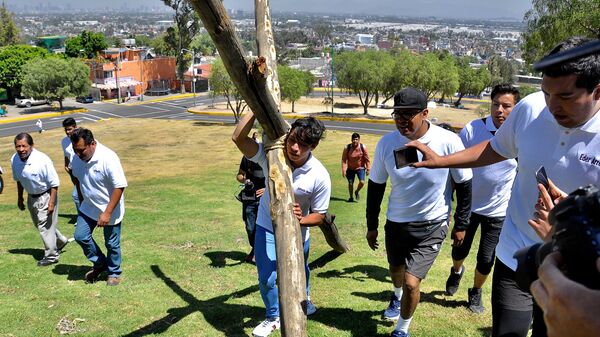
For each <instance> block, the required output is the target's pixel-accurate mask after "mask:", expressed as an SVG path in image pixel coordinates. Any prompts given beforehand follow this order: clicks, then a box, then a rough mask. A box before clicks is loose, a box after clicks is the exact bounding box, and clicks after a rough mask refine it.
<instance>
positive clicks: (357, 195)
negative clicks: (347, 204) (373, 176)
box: [354, 191, 360, 201]
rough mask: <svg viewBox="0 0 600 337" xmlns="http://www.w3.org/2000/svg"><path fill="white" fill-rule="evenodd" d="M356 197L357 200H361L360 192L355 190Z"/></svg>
mask: <svg viewBox="0 0 600 337" xmlns="http://www.w3.org/2000/svg"><path fill="white" fill-rule="evenodd" d="M354 197H355V198H356V201H359V200H360V194H358V191H356V192H354Z"/></svg>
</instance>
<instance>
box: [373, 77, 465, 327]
mask: <svg viewBox="0 0 600 337" xmlns="http://www.w3.org/2000/svg"><path fill="white" fill-rule="evenodd" d="M393 108H394V112H393V113H392V116H393V117H394V121H395V123H396V128H397V129H398V130H397V131H394V132H392V133H388V134H387V135H385V136H383V137H382V138H381V139H380V140H379V142H378V143H377V147H376V148H375V158H374V159H373V165H372V168H371V177H370V179H369V188H368V190H367V228H368V231H367V242H368V244H369V247H371V249H373V250H375V249H377V248H378V246H379V244H378V242H377V237H378V235H379V234H378V231H377V228H378V226H379V212H380V207H381V201H382V199H383V195H384V192H385V186H386V182H387V180H388V178H389V179H390V182H391V183H392V190H391V192H390V196H389V201H388V210H387V214H386V218H387V221H386V225H385V248H386V253H387V259H388V263H389V268H390V274H391V276H392V283H393V286H394V294H393V295H392V298H391V300H390V304H389V306H388V308H387V309H386V310H385V311H384V313H383V318H384V319H386V320H395V319H398V323H397V325H396V328H395V329H394V331H393V332H392V336H394V337H406V336H409V333H408V328H409V325H410V322H411V320H412V316H413V314H414V312H415V310H416V308H417V304H418V303H419V300H420V290H419V289H420V284H421V281H422V280H423V279H424V278H425V277H426V275H427V273H428V271H429V269H430V268H431V265H432V264H433V262H434V261H435V258H436V257H437V255H438V254H439V252H440V249H441V246H442V243H443V242H444V239H445V238H446V234H447V233H448V222H447V221H448V214H449V213H450V211H451V197H452V182H453V183H454V188H455V189H456V196H457V206H456V212H455V213H454V222H455V226H459V227H465V226H466V225H467V224H468V222H469V209H470V206H471V178H472V173H471V170H469V169H450V170H449V169H446V170H442V171H438V170H426V169H418V170H415V169H413V168H411V167H407V166H403V165H402V164H403V163H402V162H400V161H401V160H400V159H397V155H399V154H400V153H401V152H399V151H397V150H399V149H402V148H403V147H404V146H405V144H406V143H408V142H410V141H411V140H417V139H418V140H420V141H421V142H423V143H426V144H428V145H429V146H431V147H432V148H435V149H436V151H439V152H441V153H445V154H450V153H454V152H456V151H460V150H463V149H464V147H463V144H462V142H461V141H460V138H459V137H458V136H457V135H456V134H455V133H453V132H451V131H448V130H445V129H443V128H441V127H439V126H436V125H434V124H432V123H431V122H429V121H428V120H427V116H428V114H429V111H428V109H427V97H426V96H425V94H424V93H423V92H421V91H419V90H416V89H413V88H405V89H402V90H400V91H399V92H397V93H396V95H395V96H394V107H393ZM415 155H417V154H415ZM404 157H406V158H407V157H409V155H408V154H405V156H404ZM454 241H455V244H456V242H457V240H456V238H455V240H454Z"/></svg>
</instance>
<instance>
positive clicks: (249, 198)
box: [237, 179, 258, 202]
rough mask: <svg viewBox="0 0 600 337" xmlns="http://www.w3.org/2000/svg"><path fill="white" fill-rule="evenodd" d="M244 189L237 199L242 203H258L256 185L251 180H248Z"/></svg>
mask: <svg viewBox="0 0 600 337" xmlns="http://www.w3.org/2000/svg"><path fill="white" fill-rule="evenodd" d="M243 186H244V188H243V189H242V190H241V191H240V194H238V197H237V199H238V200H239V201H241V202H254V201H257V200H258V198H257V197H256V189H255V188H254V183H253V182H252V181H251V180H250V179H246V182H245V183H244V185H243Z"/></svg>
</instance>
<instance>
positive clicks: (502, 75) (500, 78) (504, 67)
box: [488, 55, 517, 87]
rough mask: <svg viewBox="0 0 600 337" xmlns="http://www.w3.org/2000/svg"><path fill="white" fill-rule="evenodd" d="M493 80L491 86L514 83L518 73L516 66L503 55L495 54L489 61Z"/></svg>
mask: <svg viewBox="0 0 600 337" xmlns="http://www.w3.org/2000/svg"><path fill="white" fill-rule="evenodd" d="M488 70H489V71H490V75H491V80H490V85H489V86H490V87H493V86H495V85H498V84H504V83H507V84H513V83H514V82H515V75H516V73H517V71H516V69H515V66H514V65H513V64H512V63H511V62H510V61H509V60H507V59H505V58H504V57H502V56H498V55H494V56H492V57H491V58H490V60H489V62H488Z"/></svg>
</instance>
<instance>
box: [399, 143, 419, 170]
mask: <svg viewBox="0 0 600 337" xmlns="http://www.w3.org/2000/svg"><path fill="white" fill-rule="evenodd" d="M394 160H395V161H396V168H397V169H401V168H403V167H405V166H408V165H410V164H412V163H416V162H418V161H419V157H418V156H417V149H416V148H414V147H403V148H400V149H396V150H394Z"/></svg>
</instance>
